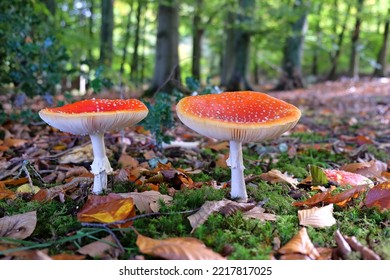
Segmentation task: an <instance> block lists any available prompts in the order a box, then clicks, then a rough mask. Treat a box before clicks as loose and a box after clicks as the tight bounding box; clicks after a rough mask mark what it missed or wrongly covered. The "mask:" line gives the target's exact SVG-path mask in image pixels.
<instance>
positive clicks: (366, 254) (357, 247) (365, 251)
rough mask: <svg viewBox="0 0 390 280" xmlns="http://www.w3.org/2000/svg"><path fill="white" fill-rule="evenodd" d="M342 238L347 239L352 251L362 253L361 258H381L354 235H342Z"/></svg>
mask: <svg viewBox="0 0 390 280" xmlns="http://www.w3.org/2000/svg"><path fill="white" fill-rule="evenodd" d="M344 239H345V240H346V241H347V243H348V244H349V246H351V248H352V249H353V250H354V251H357V252H360V253H361V255H362V258H363V260H380V259H381V258H380V257H379V256H378V255H377V254H376V253H375V252H374V251H373V250H371V249H370V248H368V247H366V246H363V245H362V244H361V243H360V242H359V241H358V240H357V239H356V237H355V236H352V237H348V236H344Z"/></svg>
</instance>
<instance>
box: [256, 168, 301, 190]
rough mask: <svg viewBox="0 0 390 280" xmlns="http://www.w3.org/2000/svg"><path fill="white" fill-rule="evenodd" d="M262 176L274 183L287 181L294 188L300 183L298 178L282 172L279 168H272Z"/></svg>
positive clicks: (261, 176)
mask: <svg viewBox="0 0 390 280" xmlns="http://www.w3.org/2000/svg"><path fill="white" fill-rule="evenodd" d="M260 178H261V179H262V180H264V181H267V182H270V183H272V184H275V183H287V184H289V185H291V186H292V187H294V188H295V187H296V186H297V185H298V184H299V182H298V180H297V179H295V178H293V177H292V176H289V175H288V174H286V173H282V172H280V171H279V170H277V169H272V170H270V171H268V172H267V173H263V174H261V175H260Z"/></svg>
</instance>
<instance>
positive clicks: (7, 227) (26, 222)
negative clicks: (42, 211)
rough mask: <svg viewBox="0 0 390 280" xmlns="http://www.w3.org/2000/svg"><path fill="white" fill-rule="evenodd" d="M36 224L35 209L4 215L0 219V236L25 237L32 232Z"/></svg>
mask: <svg viewBox="0 0 390 280" xmlns="http://www.w3.org/2000/svg"><path fill="white" fill-rule="evenodd" d="M36 225H37V212H36V211H31V212H27V213H24V214H18V215H13V216H5V217H3V218H1V219H0V237H9V238H15V239H25V238H27V237H29V236H30V235H31V234H32V233H33V232H34V230H35V226H36Z"/></svg>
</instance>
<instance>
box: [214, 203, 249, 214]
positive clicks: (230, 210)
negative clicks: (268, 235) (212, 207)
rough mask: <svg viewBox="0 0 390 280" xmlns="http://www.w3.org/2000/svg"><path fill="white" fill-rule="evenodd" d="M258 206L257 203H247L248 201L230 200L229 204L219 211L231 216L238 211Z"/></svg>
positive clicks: (245, 210)
mask: <svg viewBox="0 0 390 280" xmlns="http://www.w3.org/2000/svg"><path fill="white" fill-rule="evenodd" d="M255 206H256V203H253V202H252V203H246V202H236V201H230V203H228V204H227V205H225V206H223V207H222V208H221V209H219V213H221V214H222V215H224V216H230V215H233V214H234V213H237V212H238V211H241V212H247V211H249V210H251V209H253V208H254V207H255Z"/></svg>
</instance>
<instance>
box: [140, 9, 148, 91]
mask: <svg viewBox="0 0 390 280" xmlns="http://www.w3.org/2000/svg"><path fill="white" fill-rule="evenodd" d="M147 5H148V3H147V2H146V3H145V7H144V11H145V12H144V15H143V24H142V27H141V34H143V36H142V43H141V45H142V53H141V62H140V64H141V65H140V68H141V69H140V74H141V76H140V81H141V84H143V83H144V80H145V49H146V36H145V31H146V26H147V25H148V17H147V16H146V11H147V10H148V7H147Z"/></svg>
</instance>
